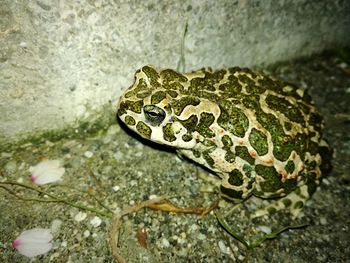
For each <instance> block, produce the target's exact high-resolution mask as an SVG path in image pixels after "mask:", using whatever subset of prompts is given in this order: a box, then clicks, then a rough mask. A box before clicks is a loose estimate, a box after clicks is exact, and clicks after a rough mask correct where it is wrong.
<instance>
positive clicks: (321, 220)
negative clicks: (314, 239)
mask: <svg viewBox="0 0 350 263" xmlns="http://www.w3.org/2000/svg"><path fill="white" fill-rule="evenodd" d="M320 224H321V225H323V226H324V225H327V219H326V218H325V217H321V218H320Z"/></svg>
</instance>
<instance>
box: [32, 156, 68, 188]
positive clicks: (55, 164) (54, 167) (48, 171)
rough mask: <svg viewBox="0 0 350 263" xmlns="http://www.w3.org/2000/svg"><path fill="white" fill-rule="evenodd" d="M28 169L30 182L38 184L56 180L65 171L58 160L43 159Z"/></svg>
mask: <svg viewBox="0 0 350 263" xmlns="http://www.w3.org/2000/svg"><path fill="white" fill-rule="evenodd" d="M29 170H30V172H31V173H32V176H31V180H32V182H33V183H36V184H38V185H44V184H48V183H53V182H56V181H58V180H60V179H61V177H62V175H63V174H64V172H65V169H64V168H63V167H60V162H59V160H44V161H42V162H40V163H38V164H37V165H36V166H34V167H30V168H29Z"/></svg>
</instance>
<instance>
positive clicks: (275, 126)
mask: <svg viewBox="0 0 350 263" xmlns="http://www.w3.org/2000/svg"><path fill="white" fill-rule="evenodd" d="M257 120H258V122H259V123H260V124H261V125H262V126H263V127H264V128H265V129H266V130H268V131H269V133H270V134H271V138H272V143H273V154H274V156H275V157H276V158H277V159H278V160H280V161H286V160H287V159H288V158H289V156H290V154H291V152H292V150H293V149H294V146H295V141H294V140H293V139H292V138H291V137H290V136H287V135H286V134H285V133H284V130H283V127H282V125H281V124H280V122H279V120H278V119H277V118H276V117H275V116H274V115H272V114H266V113H263V112H260V114H258V115H257Z"/></svg>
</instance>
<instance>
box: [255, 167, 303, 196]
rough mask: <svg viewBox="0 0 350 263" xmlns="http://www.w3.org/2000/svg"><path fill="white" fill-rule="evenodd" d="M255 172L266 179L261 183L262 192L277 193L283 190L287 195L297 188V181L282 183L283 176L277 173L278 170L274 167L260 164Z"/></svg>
mask: <svg viewBox="0 0 350 263" xmlns="http://www.w3.org/2000/svg"><path fill="white" fill-rule="evenodd" d="M255 172H256V173H257V174H258V175H260V176H261V177H262V178H264V181H263V182H261V183H260V186H261V189H262V192H264V193H266V192H270V193H276V196H279V195H278V193H277V191H278V190H279V189H281V188H283V189H284V190H285V194H288V193H290V192H292V191H294V190H295V189H296V187H297V181H296V180H295V179H289V180H285V181H284V182H282V181H281V176H280V175H279V174H278V173H277V171H276V169H275V168H274V167H272V166H264V165H261V164H258V165H256V166H255Z"/></svg>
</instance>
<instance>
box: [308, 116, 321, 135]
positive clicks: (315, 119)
mask: <svg viewBox="0 0 350 263" xmlns="http://www.w3.org/2000/svg"><path fill="white" fill-rule="evenodd" d="M309 125H311V126H313V127H314V128H315V130H316V131H318V132H321V128H322V117H321V115H320V114H318V113H317V112H312V113H310V117H309Z"/></svg>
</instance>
